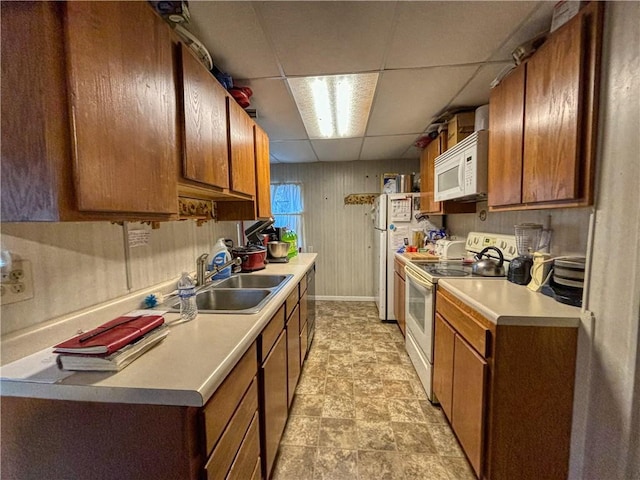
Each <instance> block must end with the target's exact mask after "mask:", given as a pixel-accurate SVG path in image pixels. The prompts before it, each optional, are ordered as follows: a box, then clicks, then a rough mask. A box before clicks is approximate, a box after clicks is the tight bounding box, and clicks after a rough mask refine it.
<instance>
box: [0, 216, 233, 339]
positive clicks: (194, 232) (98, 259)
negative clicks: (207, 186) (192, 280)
mask: <svg viewBox="0 0 640 480" xmlns="http://www.w3.org/2000/svg"><path fill="white" fill-rule="evenodd" d="M129 229H130V230H140V229H144V230H149V231H150V237H149V244H148V245H146V246H140V247H134V248H131V249H130V250H129V266H130V272H131V275H130V276H131V280H130V281H131V289H130V290H128V289H127V264H126V262H125V258H126V255H125V243H124V235H123V227H122V226H120V225H114V224H111V223H109V222H78V223H72V222H65V223H3V224H1V225H0V230H1V234H2V248H3V249H7V250H10V251H11V252H12V253H13V254H17V255H19V256H20V257H22V258H24V259H27V260H30V261H31V265H32V274H33V288H34V297H33V298H32V299H30V300H25V301H22V302H18V303H13V304H9V305H4V306H2V308H1V310H0V314H1V317H2V323H1V327H2V335H5V334H7V333H10V332H15V331H17V330H21V329H23V328H27V327H32V326H34V325H37V324H40V323H43V322H46V321H48V320H51V319H53V318H56V317H59V316H62V315H65V314H68V313H71V312H74V311H77V310H80V309H83V308H87V307H90V306H92V305H97V304H99V303H102V302H106V301H108V300H112V299H115V298H117V297H120V296H123V295H126V294H129V293H132V292H135V291H136V290H141V289H144V288H147V287H151V286H153V285H156V284H159V283H162V282H165V281H168V280H171V279H172V278H175V279H176V281H177V279H178V277H179V276H180V273H181V272H182V271H185V270H186V271H189V272H192V271H194V270H195V269H196V258H197V257H198V256H199V255H200V254H201V253H204V252H210V251H211V248H212V247H213V244H214V242H215V241H216V240H217V239H218V238H219V237H225V238H234V239H235V238H236V223H235V222H220V223H217V224H216V223H214V222H208V223H206V224H204V225H203V226H201V227H197V226H196V224H195V222H193V221H189V220H187V221H181V222H164V223H162V224H161V226H160V228H159V229H157V230H151V228H150V227H149V226H148V225H142V224H137V223H130V224H129ZM142 300H143V299H142V298H141V301H142Z"/></svg>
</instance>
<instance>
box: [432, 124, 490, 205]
mask: <svg viewBox="0 0 640 480" xmlns="http://www.w3.org/2000/svg"><path fill="white" fill-rule="evenodd" d="M488 145H489V132H488V131H487V130H480V131H478V132H474V133H473V134H472V135H469V136H468V137H467V138H465V139H464V140H462V141H461V142H460V143H458V144H456V145H455V146H454V147H452V148H450V149H449V150H447V151H446V152H444V153H443V154H442V155H440V156H438V157H436V160H435V173H434V180H433V181H434V186H433V187H434V190H433V191H434V199H435V201H436V202H442V201H444V200H453V199H460V198H466V199H471V198H479V197H484V196H486V194H487V156H488Z"/></svg>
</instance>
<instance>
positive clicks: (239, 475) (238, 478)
mask: <svg viewBox="0 0 640 480" xmlns="http://www.w3.org/2000/svg"><path fill="white" fill-rule="evenodd" d="M259 458H260V437H259V436H258V412H255V414H254V415H253V420H252V421H251V425H250V426H249V430H247V434H246V435H245V437H244V440H242V445H240V450H238V455H236V459H235V460H234V462H233V465H231V470H229V474H228V475H227V480H246V479H247V478H251V476H252V475H253V474H254V473H255V468H256V460H257V459H259Z"/></svg>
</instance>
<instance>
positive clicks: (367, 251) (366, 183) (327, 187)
mask: <svg viewBox="0 0 640 480" xmlns="http://www.w3.org/2000/svg"><path fill="white" fill-rule="evenodd" d="M419 169H420V165H419V161H418V160H417V159H416V160H396V161H375V162H320V163H299V164H273V165H271V182H272V183H284V182H301V183H302V188H303V198H304V209H305V213H304V219H305V220H304V221H305V235H306V237H305V245H304V247H305V248H312V249H313V251H314V252H317V253H318V260H317V263H316V266H317V270H316V271H317V275H316V295H317V296H320V297H355V299H358V298H361V299H365V298H366V299H373V295H374V288H373V272H374V258H373V226H372V223H371V205H345V204H344V197H346V196H347V195H349V194H352V193H379V192H380V191H381V189H380V177H381V175H382V174H384V173H389V172H393V173H411V172H417V171H419ZM307 251H308V250H307Z"/></svg>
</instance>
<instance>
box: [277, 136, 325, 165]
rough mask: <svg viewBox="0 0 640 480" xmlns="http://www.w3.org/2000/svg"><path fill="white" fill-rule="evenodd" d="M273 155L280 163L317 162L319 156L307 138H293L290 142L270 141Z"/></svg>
mask: <svg viewBox="0 0 640 480" xmlns="http://www.w3.org/2000/svg"><path fill="white" fill-rule="evenodd" d="M269 150H270V153H271V156H273V157H274V158H276V159H277V160H278V162H279V163H309V162H317V161H318V158H317V157H316V154H315V153H314V152H313V149H312V148H311V143H310V142H309V141H307V140H292V141H289V142H269Z"/></svg>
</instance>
